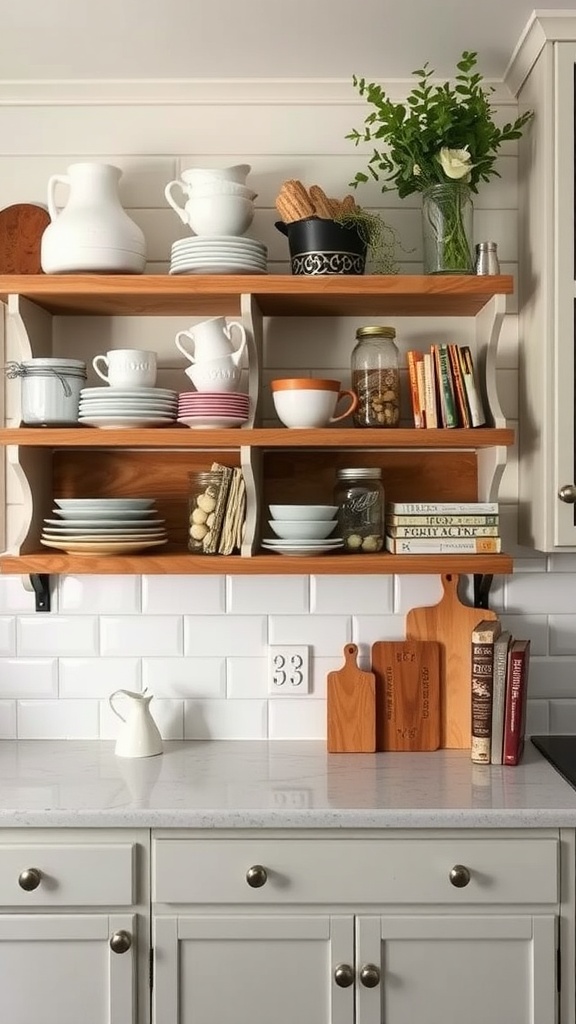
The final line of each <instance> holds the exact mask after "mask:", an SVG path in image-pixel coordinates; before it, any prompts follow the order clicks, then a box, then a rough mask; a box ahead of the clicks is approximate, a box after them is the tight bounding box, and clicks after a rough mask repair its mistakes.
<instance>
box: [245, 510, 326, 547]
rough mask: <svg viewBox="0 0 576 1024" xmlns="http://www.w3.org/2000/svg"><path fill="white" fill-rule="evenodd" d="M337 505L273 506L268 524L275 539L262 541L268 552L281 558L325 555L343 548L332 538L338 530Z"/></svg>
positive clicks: (270, 538)
mask: <svg viewBox="0 0 576 1024" xmlns="http://www.w3.org/2000/svg"><path fill="white" fill-rule="evenodd" d="M337 511H338V506H337V505H270V515H271V516H272V519H269V520H268V525H269V526H270V528H271V529H272V532H273V533H275V534H276V537H269V538H266V539H265V540H263V541H262V547H263V548H265V550H266V551H275V552H276V553H277V554H279V555H325V554H328V553H329V552H330V551H337V550H338V549H339V548H342V547H343V546H344V541H343V539H342V537H331V536H330V534H332V533H333V531H334V529H335V528H336V525H337V524H336V519H335V516H336V513H337Z"/></svg>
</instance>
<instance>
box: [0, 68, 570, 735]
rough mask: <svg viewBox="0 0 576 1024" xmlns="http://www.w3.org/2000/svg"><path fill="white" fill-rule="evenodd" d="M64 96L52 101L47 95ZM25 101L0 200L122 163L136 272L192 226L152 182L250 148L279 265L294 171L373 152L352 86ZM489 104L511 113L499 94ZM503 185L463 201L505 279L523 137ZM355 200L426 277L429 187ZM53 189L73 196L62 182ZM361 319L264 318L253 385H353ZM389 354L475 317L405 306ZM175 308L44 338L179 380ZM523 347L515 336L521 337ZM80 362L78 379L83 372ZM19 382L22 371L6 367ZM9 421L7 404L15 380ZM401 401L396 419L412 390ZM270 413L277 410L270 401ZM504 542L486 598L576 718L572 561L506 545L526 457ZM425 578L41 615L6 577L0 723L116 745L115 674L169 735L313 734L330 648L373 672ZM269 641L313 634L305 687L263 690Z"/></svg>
mask: <svg viewBox="0 0 576 1024" xmlns="http://www.w3.org/2000/svg"><path fill="white" fill-rule="evenodd" d="M55 93H57V94H58V95H57V96H56V98H55ZM21 98H22V100H23V101H22V102H20V101H19V100H18V98H16V99H15V100H14V101H13V102H11V103H8V102H7V101H6V100H5V101H4V102H2V97H1V94H0V206H1V207H4V206H8V205H9V204H11V203H16V202H37V203H45V197H46V183H47V180H48V178H49V176H50V175H51V174H55V173H65V171H66V168H67V167H68V165H69V164H70V163H73V162H75V161H77V160H92V159H94V160H100V161H104V162H110V163H114V164H116V165H117V166H118V167H120V168H121V169H122V171H123V176H122V180H121V186H120V187H121V197H122V201H123V203H124V205H125V207H126V209H127V210H128V211H129V213H130V215H131V216H132V217H133V218H134V220H135V221H137V222H138V224H139V225H140V226H141V228H142V229H143V231H144V233H145V236H146V241H147V248H148V265H147V272H148V273H163V272H166V271H167V269H168V264H169V254H170V246H171V243H172V242H173V241H174V239H176V238H179V237H182V236H183V234H184V229H183V226H182V224H181V223H180V221H179V220H178V218H177V217H176V215H175V213H174V212H173V211H172V210H171V209H170V208H169V206H168V204H167V203H166V201H165V199H164V186H165V185H166V183H167V182H168V181H169V180H171V179H172V178H175V177H177V176H178V174H179V172H180V171H181V170H182V169H184V168H186V167H191V166H224V165H227V164H232V163H238V162H242V163H244V162H246V163H249V164H250V165H251V167H252V171H251V174H250V176H249V182H250V184H251V185H252V186H253V188H254V190H255V191H256V192H257V193H258V199H257V200H256V207H257V209H256V215H255V218H254V222H253V225H252V227H251V229H250V231H249V232H248V234H249V235H250V236H252V237H255V238H258V239H260V240H261V241H263V242H265V243H266V245H267V246H268V249H269V260H270V264H269V265H270V270H271V272H280V273H288V272H289V266H288V263H287V255H288V254H287V242H286V239H285V238H284V237H283V236H282V235H280V234H279V232H277V230H276V229H275V227H274V221H275V220H276V219H277V214H276V211H275V209H274V198H275V195H276V194H277V191H278V189H279V186H280V184H281V183H282V181H283V180H284V179H286V178H300V179H301V180H303V181H304V182H305V183H306V184H308V185H309V184H312V183H314V182H316V183H319V184H321V185H322V187H323V188H324V189H325V191H326V192H327V193H328V194H330V195H342V196H343V195H344V194H345V193H346V192H347V191H349V189H348V182H349V181H350V180H351V179H352V178H353V176H354V174H355V172H356V170H358V169H360V168H361V167H363V166H364V163H365V157H362V155H361V153H360V152H359V151H358V150H356V149H355V148H354V147H353V145H352V143H351V142H349V141H347V140H346V138H345V136H346V134H347V133H348V132H349V131H350V129H351V128H352V127H360V125H361V123H362V120H363V118H364V116H365V114H366V113H367V110H366V109H365V106H364V104H363V103H362V101H360V100H358V98H357V97H356V96H355V95H354V93H353V90H352V88H351V86H348V85H347V84H346V83H324V84H322V83H284V85H283V86H282V87H281V86H280V85H278V83H259V84H254V85H252V87H251V88H248V87H247V86H246V85H244V86H242V84H241V83H236V84H234V83H230V84H229V85H228V86H226V84H223V83H212V84H210V83H206V84H205V85H204V86H202V85H201V84H198V83H196V85H195V88H194V90H193V91H191V90H186V89H185V88H184V87H182V86H178V84H174V86H173V87H172V88H170V87H169V86H168V85H167V83H159V84H158V87H157V89H155V87H154V84H153V83H148V84H147V85H146V87H144V86H143V85H142V84H140V85H139V86H134V87H133V88H131V89H130V88H128V87H127V86H125V87H123V88H122V92H121V94H120V86H118V85H117V86H116V87H112V86H110V85H108V86H106V85H105V83H101V84H100V85H99V86H98V85H97V84H92V85H90V84H89V83H82V84H80V83H79V84H78V86H77V88H76V89H75V88H74V87H73V85H71V84H67V85H66V86H62V87H61V88H60V89H59V90H58V89H54V88H52V89H48V88H47V89H46V90H42V88H40V87H39V86H36V87H34V88H33V89H30V90H29V91H28V92H27V94H26V95H25V94H24V89H23V90H22V97H21ZM497 99H498V105H497V114H498V117H499V118H501V119H502V120H504V119H506V120H510V119H511V117H512V116H513V115H514V106H513V104H510V103H509V101H508V99H507V97H505V96H497ZM498 170H499V172H500V174H501V177H500V178H494V179H492V181H491V182H490V183H489V184H487V185H485V186H482V188H481V191H480V194H479V195H478V196H477V197H476V198H475V236H476V239H477V240H480V239H487V238H490V239H493V240H495V241H496V242H497V243H498V249H499V255H500V260H501V265H502V270H503V272H504V273H512V274H514V273H515V270H516V262H517V239H516V235H517V220H518V210H517V160H516V152H515V149H514V147H512V146H510V147H507V148H506V149H505V150H503V152H502V155H501V157H500V159H499V161H498ZM357 198H358V201H359V202H361V203H362V205H364V206H366V207H368V208H370V209H378V210H380V211H381V213H382V215H383V217H384V219H385V220H386V222H387V223H388V224H390V225H391V226H392V227H393V228H394V229H395V230H396V232H397V234H398V237H399V239H400V242H401V248H400V249H399V250H398V260H399V264H400V269H401V271H402V272H406V273H417V272H419V271H421V259H422V247H421V237H420V197H419V196H418V195H414V196H411V197H409V198H408V199H406V200H403V201H399V200H398V199H397V197H396V195H395V193H394V192H389V193H386V194H382V192H381V191H380V187H379V185H378V184H376V183H373V184H370V185H367V186H365V187H364V188H363V189H361V190H360V191H359V192H358V194H357ZM59 200H60V201H61V202H62V203H64V202H65V201H66V193H65V190H62V191H61V193H60V195H59ZM508 311H509V312H508V315H507V317H506V320H505V324H504V330H503V334H502V337H501V344H500V348H499V377H498V381H499V390H500V398H501V403H502V406H503V409H504V413H505V415H506V417H507V419H508V423H509V425H510V426H512V427H516V415H517V411H516V410H517V367H518V344H519V339H518V325H517V318H516V315H515V312H516V307H515V299H514V298H512V299H511V300H510V301H509V305H508ZM368 322H370V321H369V320H361V319H360V320H359V319H356V320H350V319H347V318H342V319H336V318H322V319H316V320H306V319H300V318H289V319H284V320H280V319H274V320H270V321H267V323H266V337H265V349H264V382H265V384H266V383H267V382H268V381H269V379H270V378H271V377H272V376H275V375H281V374H282V373H283V372H293V371H295V370H298V371H299V372H300V373H303V374H310V375H314V374H317V375H319V374H320V373H321V374H322V375H324V376H326V375H330V376H337V377H338V378H339V379H341V380H342V381H343V382H346V383H347V382H348V381H349V369H348V367H349V357H350V351H351V349H352V346H353V344H354V333H355V329H356V327H357V326H359V324H360V323H368ZM387 322H389V323H392V324H393V325H394V326H395V327H396V329H397V335H398V343H399V347H400V350H401V352H405V351H406V349H407V348H409V347H417V346H419V345H422V346H427V345H428V344H429V343H430V341H432V340H435V339H436V338H437V337H438V336H440V335H441V336H443V337H449V338H450V339H451V340H454V341H456V342H458V343H460V344H466V343H470V342H471V341H473V325H471V324H470V323H469V322H468V321H454V320H439V319H436V320H434V321H427V320H426V319H424V318H404V319H402V320H397V321H396V320H394V319H391V320H387ZM186 326H188V321H186V320H180V319H179V318H159V319H157V320H156V319H151V318H142V319H137V318H118V319H114V318H80V317H79V318H74V319H72V318H58V319H57V320H56V325H55V332H54V339H55V340H54V348H55V352H57V354H59V355H63V356H69V357H76V358H85V359H86V360H87V361H88V362H89V361H90V360H91V358H92V356H93V355H94V354H96V353H97V352H102V351H106V350H107V349H109V348H112V347H124V346H128V347H139V348H154V349H156V350H157V351H158V354H159V364H160V370H159V378H158V383H159V384H160V385H167V386H171V387H175V388H177V389H178V390H186V389H187V386H188V380H187V378H186V377H185V376H184V374H183V369H184V362H183V360H182V358H181V357H180V355H179V353H178V352H177V350H176V349H175V347H174V344H173V339H174V335H175V333H176V331H177V330H178V329H180V328H182V327H186ZM520 343H521V342H520ZM96 382H97V381H96V379H93V378H92V377H91V378H90V379H89V383H91V384H92V383H96ZM12 383H13V382H12ZM6 403H7V417H8V422H9V423H12V422H16V421H17V419H18V396H17V393H16V392H15V391H14V387H12V388H8V389H7V394H6ZM404 412H405V414H406V418H407V417H408V404H407V395H406V391H405V392H404ZM265 415H266V416H267V417H268V419H269V420H270V421H272V416H273V411H272V408H271V404H270V401H269V398H268V399H267V403H266V405H265ZM7 491H8V515H7V531H8V539H9V541H10V539H11V538H13V537H14V536H16V535H17V534H18V531H19V530H20V528H21V500H22V496H21V493H20V491H19V487H18V485H17V482H16V481H15V480H14V479H13V478H12V477H11V476H10V475H9V476H8V479H7ZM500 497H501V500H502V503H503V504H502V520H503V529H502V533H503V538H504V545H505V548H506V550H508V551H511V553H512V554H514V556H515V557H516V568H515V573H514V575H513V576H511V577H510V578H508V579H501V578H497V579H496V580H495V583H494V587H493V591H492V604H493V607H494V608H495V609H496V610H497V611H498V612H500V613H501V616H502V619H503V622H504V624H505V625H506V626H508V627H509V628H510V629H512V631H513V632H514V633H515V634H516V635H517V636H529V637H530V638H531V639H532V648H533V658H532V668H531V683H530V693H531V701H530V710H529V729H530V730H531V731H548V730H551V731H574V732H576V685H575V680H576V615H575V614H573V613H572V611H571V609H572V604H573V602H572V601H571V595H572V594H573V593H574V588H575V584H576V556H563V557H560V556H555V557H551V558H546V557H544V556H542V555H538V554H536V555H535V554H534V553H533V552H530V551H527V550H525V549H521V548H518V547H517V545H516V539H515V538H516V500H517V471H516V461H515V450H514V449H513V450H512V451H511V452H510V458H509V463H508V466H507V468H506V471H505V474H504V478H503V481H502V487H501V491H500ZM439 596H440V582H439V579H438V578H437V577H412V576H399V577H382V578H374V577H357V578H354V577H352V578H350V577H346V578H334V577H307V576H302V577H299V576H293V577H279V578H274V577H249V578H248V577H227V578H226V577H201V578H195V577H190V578H186V577H173V578H168V579H167V578H160V577H146V576H145V577H132V576H131V577H97V576H91V577H82V576H80V577H62V578H60V579H59V580H58V581H57V583H56V587H55V592H54V595H53V611H52V612H51V613H50V614H49V615H43V614H35V613H34V611H33V598H32V595H31V594H30V593H29V592H28V591H26V590H25V589H24V588H23V586H22V584H21V581H20V579H19V578H8V577H4V578H0V736H2V737H26V738H35V737H38V738H41V737H49V738H60V737H62V738H98V737H102V738H110V737H112V736H113V735H114V732H115V721H116V720H115V719H114V717H113V715H112V714H111V712H110V710H109V708H108V705H107V700H106V698H107V695H108V694H109V693H110V692H111V691H113V690H114V689H115V688H117V687H120V686H122V687H126V688H129V689H140V688H141V687H142V686H145V685H147V686H149V688H150V689H151V690H152V691H153V692H154V693H155V695H156V699H155V701H154V704H153V708H154V709H155V714H156V717H157V720H158V721H159V723H160V725H161V728H162V731H163V733H164V735H165V736H166V737H169V738H175V739H177V738H190V739H192V738H211V737H213V738H238V739H242V738H251V739H252V738H271V739H288V738H310V739H314V738H322V737H323V736H324V735H325V685H326V684H325V680H326V674H327V672H328V671H329V670H331V669H333V668H337V667H339V666H340V665H341V663H342V647H343V645H344V644H345V643H346V642H348V641H350V640H353V641H355V642H356V643H358V644H359V647H360V652H361V659H362V662H363V664H364V666H365V667H367V666H368V663H369V649H370V645H371V643H372V642H373V641H374V640H376V639H386V638H389V639H397V638H401V637H403V635H404V616H405V614H406V611H407V610H408V609H409V608H410V607H412V606H414V605H416V604H426V603H430V604H432V603H435V602H436V600H438V599H439ZM269 643H298V644H307V645H309V647H310V651H311V656H312V657H311V664H312V692H311V693H310V694H309V695H308V696H302V697H291V698H270V699H269V698H268V693H267V646H268V644H269Z"/></svg>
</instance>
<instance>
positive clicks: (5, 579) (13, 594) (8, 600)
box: [0, 576, 36, 615]
mask: <svg viewBox="0 0 576 1024" xmlns="http://www.w3.org/2000/svg"><path fill="white" fill-rule="evenodd" d="M22 579H23V578H22V577H21V576H0V613H2V612H9V613H10V614H11V615H15V614H16V613H17V612H30V613H32V612H34V610H35V602H36V597H35V594H34V591H33V589H32V587H30V589H29V590H27V589H26V588H25V587H24V584H23V582H22Z"/></svg>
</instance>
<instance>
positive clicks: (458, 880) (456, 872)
mask: <svg viewBox="0 0 576 1024" xmlns="http://www.w3.org/2000/svg"><path fill="white" fill-rule="evenodd" d="M450 881H451V883H452V885H455V886H456V888H457V889H463V888H464V886H466V885H468V882H469V881H470V872H469V870H468V868H466V867H464V865H463V864H455V865H454V867H453V868H452V870H451V872H450Z"/></svg>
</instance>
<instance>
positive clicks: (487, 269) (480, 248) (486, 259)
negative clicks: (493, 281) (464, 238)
mask: <svg viewBox="0 0 576 1024" xmlns="http://www.w3.org/2000/svg"><path fill="white" fill-rule="evenodd" d="M474 271H475V273H476V274H486V275H487V274H499V273H500V262H499V260H498V251H497V245H496V242H478V245H477V246H476V263H475V265H474Z"/></svg>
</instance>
